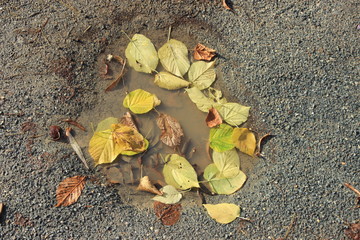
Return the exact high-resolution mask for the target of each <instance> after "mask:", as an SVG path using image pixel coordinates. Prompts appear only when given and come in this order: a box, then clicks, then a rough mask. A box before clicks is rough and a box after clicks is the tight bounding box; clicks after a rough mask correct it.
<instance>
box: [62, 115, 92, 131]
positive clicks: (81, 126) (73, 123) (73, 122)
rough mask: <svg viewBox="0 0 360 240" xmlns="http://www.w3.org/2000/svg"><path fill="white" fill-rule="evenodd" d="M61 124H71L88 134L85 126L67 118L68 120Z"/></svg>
mask: <svg viewBox="0 0 360 240" xmlns="http://www.w3.org/2000/svg"><path fill="white" fill-rule="evenodd" d="M60 121H61V122H67V123H68V124H71V125H73V126H76V127H78V128H79V129H81V130H83V131H84V132H86V129H85V127H84V126H83V125H81V124H80V123H78V122H76V121H74V120H72V119H70V118H67V119H61V120H60Z"/></svg>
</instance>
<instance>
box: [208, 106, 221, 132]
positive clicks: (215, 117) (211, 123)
mask: <svg viewBox="0 0 360 240" xmlns="http://www.w3.org/2000/svg"><path fill="white" fill-rule="evenodd" d="M205 122H206V124H207V125H208V127H210V128H212V127H215V126H217V125H220V124H222V122H223V121H222V118H221V116H220V114H219V112H218V111H217V110H216V109H215V108H211V109H209V113H208V115H207V117H206V119H205Z"/></svg>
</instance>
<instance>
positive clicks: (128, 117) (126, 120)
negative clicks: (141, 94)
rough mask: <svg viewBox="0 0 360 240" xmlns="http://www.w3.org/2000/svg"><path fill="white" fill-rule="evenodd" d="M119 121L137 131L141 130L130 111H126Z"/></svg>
mask: <svg viewBox="0 0 360 240" xmlns="http://www.w3.org/2000/svg"><path fill="white" fill-rule="evenodd" d="M119 122H120V123H121V124H124V125H126V126H129V127H132V128H133V129H135V130H136V131H139V129H138V128H137V127H136V124H135V122H134V119H133V117H132V116H131V113H129V112H126V113H124V115H123V116H122V118H120V121H119Z"/></svg>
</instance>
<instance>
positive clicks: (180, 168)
mask: <svg viewBox="0 0 360 240" xmlns="http://www.w3.org/2000/svg"><path fill="white" fill-rule="evenodd" d="M163 175H164V177H165V182H166V183H167V184H169V185H172V186H174V187H175V188H177V189H182V190H185V189H189V188H192V187H197V188H199V187H200V186H199V182H198V180H197V175H196V172H195V170H194V168H193V167H192V166H191V164H190V163H189V162H188V161H187V160H186V159H185V158H183V157H181V156H179V155H178V154H168V155H167V156H166V157H165V165H164V168H163Z"/></svg>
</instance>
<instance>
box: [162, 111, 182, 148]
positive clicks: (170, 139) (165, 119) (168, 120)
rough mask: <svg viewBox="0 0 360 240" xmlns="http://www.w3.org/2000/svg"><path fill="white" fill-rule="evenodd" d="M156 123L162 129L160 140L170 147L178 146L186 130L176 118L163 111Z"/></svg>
mask: <svg viewBox="0 0 360 240" xmlns="http://www.w3.org/2000/svg"><path fill="white" fill-rule="evenodd" d="M156 123H157V125H158V127H159V128H160V130H161V135H160V140H161V141H162V142H163V143H165V144H166V145H168V146H170V147H176V146H178V145H179V144H180V142H181V137H182V136H184V132H183V130H182V128H181V126H180V123H179V122H178V121H177V120H176V119H175V118H173V117H171V116H170V115H167V114H165V113H161V114H160V115H159V117H158V118H157V119H156Z"/></svg>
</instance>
